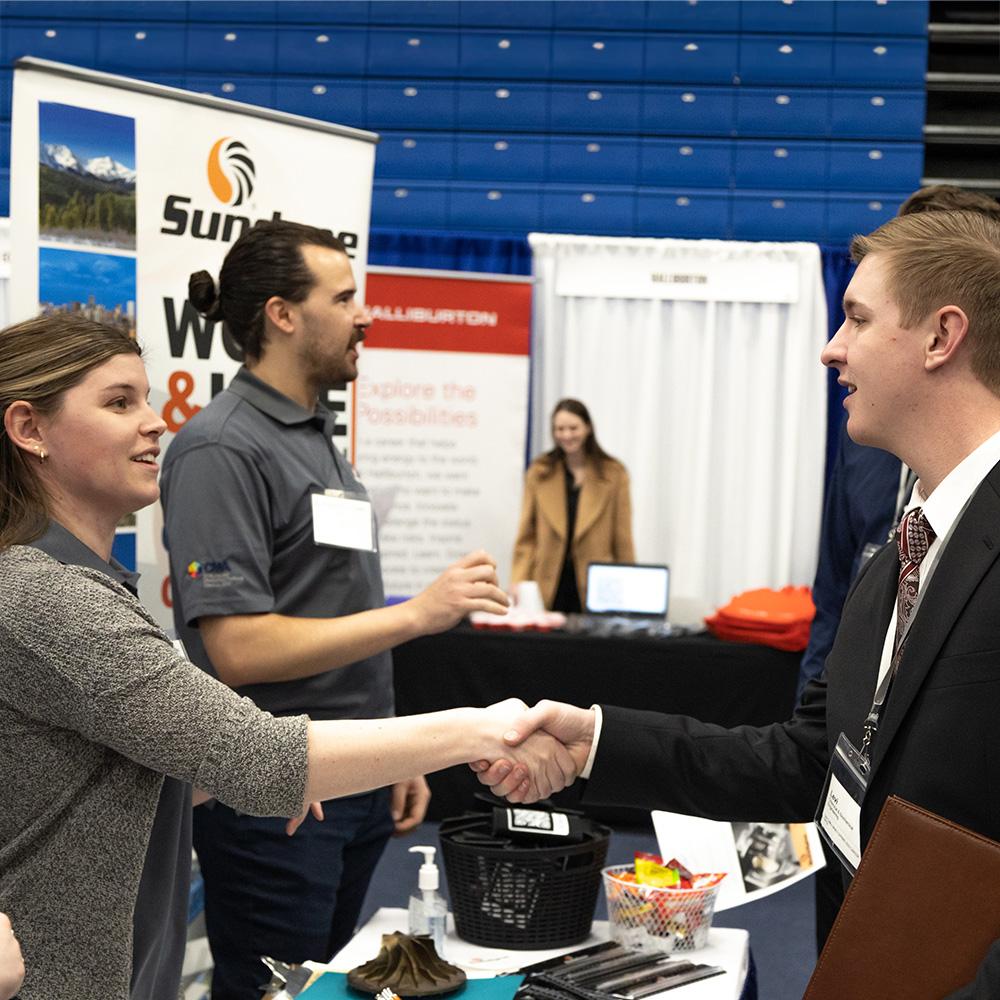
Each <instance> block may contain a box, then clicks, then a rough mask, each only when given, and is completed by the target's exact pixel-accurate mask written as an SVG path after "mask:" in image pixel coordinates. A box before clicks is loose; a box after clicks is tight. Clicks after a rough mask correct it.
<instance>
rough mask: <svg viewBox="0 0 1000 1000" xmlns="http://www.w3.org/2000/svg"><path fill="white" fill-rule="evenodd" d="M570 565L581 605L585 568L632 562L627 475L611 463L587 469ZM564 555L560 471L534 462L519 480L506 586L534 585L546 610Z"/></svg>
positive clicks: (563, 498)
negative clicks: (593, 564) (520, 490)
mask: <svg viewBox="0 0 1000 1000" xmlns="http://www.w3.org/2000/svg"><path fill="white" fill-rule="evenodd" d="M571 551H572V554H573V564H574V567H575V569H576V585H577V589H578V590H579V592H580V602H581V604H583V605H584V606H586V601H587V563H590V562H634V561H635V553H634V551H633V548H632V501H631V499H630V497H629V488H628V472H627V471H626V470H625V466H624V465H622V464H621V463H620V462H617V461H615V460H614V459H611V460H609V461H606V462H604V464H603V469H602V470H601V472H598V470H597V466H596V465H594V464H593V463H590V462H588V463H587V470H586V475H585V478H584V481H583V486H582V487H581V488H580V500H579V504H578V506H577V511H576V525H575V527H574V530H573V544H572V549H571ZM565 552H566V469H565V465H564V464H563V463H562V462H557V463H556V465H555V467H554V468H552V469H550V468H549V467H548V466H546V465H545V464H544V463H543V462H541V461H539V460H536V461H534V462H532V464H531V465H530V466H529V468H528V471H527V473H526V474H525V477H524V499H523V501H522V504H521V523H520V525H519V527H518V530H517V540H516V542H515V543H514V563H513V566H512V568H511V583H512V584H515V583H520V582H521V581H522V580H534V581H536V582H537V583H538V587H539V589H540V590H541V592H542V599H543V600H544V602H545V607H546V608H551V607H552V600H553V598H554V597H555V595H556V588H557V587H558V585H559V576H560V573H561V572H562V564H563V555H564V554H565Z"/></svg>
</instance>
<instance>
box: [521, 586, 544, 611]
mask: <svg viewBox="0 0 1000 1000" xmlns="http://www.w3.org/2000/svg"><path fill="white" fill-rule="evenodd" d="M517 610H518V611H523V612H525V613H526V614H529V615H538V614H541V613H542V612H543V611H544V610H545V604H544V602H543V601H542V592H541V590H539V589H538V584H537V583H535V581H534V580H522V581H521V582H520V583H519V584H518V585H517Z"/></svg>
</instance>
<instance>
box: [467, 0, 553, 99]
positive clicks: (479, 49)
mask: <svg viewBox="0 0 1000 1000" xmlns="http://www.w3.org/2000/svg"><path fill="white" fill-rule="evenodd" d="M525 6H532V5H531V4H526V5H525ZM551 54H552V37H551V34H550V33H549V32H547V31H522V30H514V31H508V30H503V31H475V30H471V29H470V30H466V31H463V32H462V34H461V37H460V42H459V73H460V75H461V76H462V77H464V78H466V79H476V78H486V79H496V80H504V79H507V80H538V79H542V80H545V79H547V78H548V77H549V73H550V63H551Z"/></svg>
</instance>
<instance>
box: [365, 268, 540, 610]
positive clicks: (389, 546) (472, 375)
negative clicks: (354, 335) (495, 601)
mask: <svg viewBox="0 0 1000 1000" xmlns="http://www.w3.org/2000/svg"><path fill="white" fill-rule="evenodd" d="M368 305H369V308H370V310H371V312H372V316H373V318H374V320H375V323H374V326H373V327H372V329H371V331H370V333H369V336H368V339H367V340H366V341H365V345H364V349H363V352H362V355H361V363H360V372H361V374H360V375H359V376H358V380H357V382H356V383H355V387H356V388H355V407H356V408H355V416H354V421H353V426H354V427H355V433H356V441H357V448H356V456H357V458H356V464H357V466H358V470H359V472H360V474H361V476H362V478H363V480H364V482H365V485H366V487H367V488H368V490H369V491H370V492H371V494H372V497H373V499H374V502H375V506H376V510H377V511H378V516H379V524H380V526H381V528H380V538H379V549H380V553H381V559H382V576H383V579H384V581H385V589H386V593H387V594H388V595H390V596H392V597H412V596H413V595H414V594H416V593H417V592H418V591H420V590H422V589H423V588H424V587H426V586H427V585H428V584H429V583H430V582H431V581H432V580H433V579H434V578H435V577H437V576H438V575H439V574H440V573H441V571H442V570H443V569H444V568H445V567H446V566H448V565H449V564H451V563H452V562H454V561H455V560H456V559H459V558H460V557H461V556H463V555H464V554H465V553H466V552H469V551H471V550H473V549H486V550H487V551H488V552H489V553H490V554H491V555H492V556H493V557H494V559H496V561H497V572H498V575H499V577H500V582H501V586H506V585H507V583H508V582H509V579H510V559H511V551H512V548H513V544H514V535H515V532H516V530H517V521H518V514H519V511H520V503H521V488H522V479H523V475H524V449H525V441H526V436H527V413H528V377H529V360H528V359H529V348H530V322H531V280H530V279H527V278H515V277H509V276H500V275H488V274H473V273H468V272H456V271H422V270H413V269H406V268H370V269H369V272H368Z"/></svg>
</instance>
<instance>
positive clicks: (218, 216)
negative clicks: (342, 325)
mask: <svg viewBox="0 0 1000 1000" xmlns="http://www.w3.org/2000/svg"><path fill="white" fill-rule="evenodd" d="M206 172H207V176H208V186H209V188H210V189H211V191H212V194H214V195H215V197H216V198H218V200H219V201H221V202H222V203H223V204H224V205H227V206H229V207H231V208H236V207H238V206H240V205H243V206H244V207H245V208H249V198H250V196H251V194H253V192H254V190H255V189H256V186H257V168H256V166H255V164H254V161H253V159H252V158H251V156H250V153H249V151H248V149H247V147H246V145H245V144H244V143H242V142H240V141H239V140H238V139H233V138H232V137H230V136H226V137H225V138H223V139H219V140H218V141H217V142H216V143H215V145H213V146H212V149H211V152H210V153H209V155H208V163H207V167H206ZM280 219H281V212H280V211H276V212H272V213H271V218H270V221H271V222H277V221H279V220H280ZM257 221H264V220H260V219H258V220H257ZM163 222H164V223H165V225H163V226H161V227H160V232H161V233H162V234H163V235H164V236H191V237H192V238H193V239H196V240H215V241H218V242H220V243H232V242H233V241H234V240H238V239H239V238H240V237H241V236H242V235H243V234H244V233H245V232H246V231H247V230H248V229H249V228H250V227H251V226H253V225H254V223H253V221H251V219H250V216H248V215H239V214H235V213H232V212H221V211H219V210H218V209H217V208H205V207H196V206H195V205H194V204H193V199H192V198H191V197H190V196H189V195H184V194H168V195H167V197H166V199H165V200H164V202H163ZM308 224H309V225H313V224H314V222H313V221H312V220H310V222H309V223H308ZM319 228H321V229H324V231H325V232H328V233H330V234H331V235H333V230H332V229H325V228H324V227H322V226H320V227H319ZM336 236H337V239H339V240H340V242H341V243H343V244H344V247H345V248H346V249H347V256H348V257H353V256H354V255H355V253H356V251H357V249H358V234H357V233H353V232H350V231H344V232H339V233H337V234H336Z"/></svg>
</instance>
